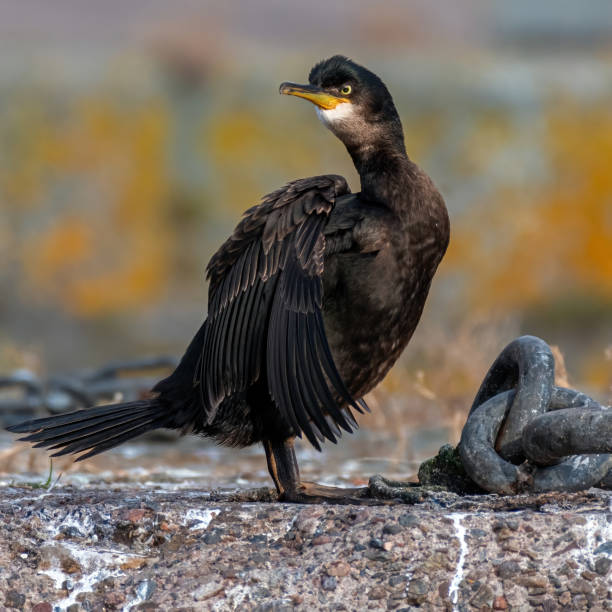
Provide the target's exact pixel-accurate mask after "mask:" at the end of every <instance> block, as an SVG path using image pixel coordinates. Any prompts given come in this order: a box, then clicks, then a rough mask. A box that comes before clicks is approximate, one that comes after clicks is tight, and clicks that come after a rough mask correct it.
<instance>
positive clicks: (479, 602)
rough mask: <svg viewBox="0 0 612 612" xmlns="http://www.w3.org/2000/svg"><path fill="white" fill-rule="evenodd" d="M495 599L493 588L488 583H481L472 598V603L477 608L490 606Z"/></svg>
mask: <svg viewBox="0 0 612 612" xmlns="http://www.w3.org/2000/svg"><path fill="white" fill-rule="evenodd" d="M492 601H493V590H492V589H491V587H490V586H489V585H487V584H483V585H481V586H480V587H479V588H478V590H477V591H476V594H475V595H474V596H473V597H472V598H471V599H470V603H471V604H472V605H473V606H474V607H476V608H482V607H483V606H486V607H490V606H491V603H492Z"/></svg>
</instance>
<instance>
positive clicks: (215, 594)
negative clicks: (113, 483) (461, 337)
mask: <svg viewBox="0 0 612 612" xmlns="http://www.w3.org/2000/svg"><path fill="white" fill-rule="evenodd" d="M248 499H260V500H261V499H270V493H269V491H268V490H256V491H251V492H246V493H241V494H233V495H229V494H225V495H222V494H210V495H208V494H203V493H202V492H201V491H196V490H178V491H171V492H169V491H167V490H163V489H161V490H153V491H146V490H143V489H142V488H130V487H127V488H113V487H109V488H86V489H77V488H74V487H56V488H55V489H53V490H52V491H50V492H46V491H42V490H40V489H38V490H32V489H28V488H15V487H4V488H3V489H2V496H1V501H0V529H1V531H2V533H1V535H0V605H3V606H4V608H8V609H11V608H16V609H24V610H35V611H36V612H44V611H46V612H50V611H51V610H54V609H57V610H66V609H67V610H70V611H71V612H73V611H76V610H81V609H85V610H114V609H117V610H130V609H134V610H261V611H263V610H285V609H286V610H291V609H297V610H317V609H325V610H328V609H331V610H366V609H383V610H385V609H413V608H418V607H420V608H421V609H425V610H452V609H456V610H489V609H495V610H506V609H508V610H531V609H543V610H557V609H566V610H582V609H590V610H610V609H612V590H611V589H612V586H611V579H610V576H611V569H612V510H611V503H612V493H610V492H608V491H601V490H597V489H592V490H590V491H588V492H585V493H581V494H566V495H559V494H554V495H553V494H548V495H539V496H516V497H499V496H492V495H482V496H469V497H459V496H456V495H452V494H448V493H441V494H439V495H437V494H434V495H432V496H431V497H429V498H428V499H426V501H424V502H423V503H420V504H415V505H401V504H397V505H385V506H375V507H361V506H297V505H287V504H278V503H270V502H266V501H251V502H249V501H247V500H248ZM1 598H3V599H1Z"/></svg>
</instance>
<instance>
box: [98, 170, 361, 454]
mask: <svg viewBox="0 0 612 612" xmlns="http://www.w3.org/2000/svg"><path fill="white" fill-rule="evenodd" d="M348 192H349V191H348V187H347V185H346V182H345V181H344V179H343V178H341V177H337V176H333V175H330V176H321V177H313V178H310V179H302V180H299V181H294V182H292V183H289V185H287V186H286V187H285V188H283V189H279V190H277V191H275V192H273V193H271V194H270V195H268V196H266V197H265V198H264V199H263V201H262V203H261V204H260V205H259V206H255V207H253V208H251V209H249V210H248V211H247V212H246V213H245V216H244V218H243V219H242V221H241V222H240V223H239V225H238V226H237V228H236V230H235V231H234V233H233V234H232V236H231V237H230V238H229V239H228V240H227V241H226V242H225V244H224V245H223V246H222V247H221V249H220V250H219V251H218V252H217V253H216V254H215V255H214V256H213V258H212V259H211V262H210V264H209V266H208V268H207V274H208V277H209V279H210V290H209V316H208V320H207V323H206V325H207V329H206V330H205V332H204V333H203V345H202V354H201V356H200V359H199V361H198V370H199V372H198V373H197V375H196V376H195V379H194V380H195V381H196V383H197V384H198V385H199V386H200V397H201V399H202V403H203V409H204V413H205V422H206V423H212V422H213V420H214V418H215V416H216V411H217V408H218V406H219V405H220V403H221V402H222V401H223V399H224V398H227V397H229V396H231V395H232V394H233V393H236V392H241V391H246V390H247V389H248V388H249V386H250V385H252V384H254V383H255V382H256V381H257V380H259V378H260V376H261V375H262V373H263V372H265V373H266V374H265V375H266V377H267V379H266V382H267V387H268V391H269V393H270V396H271V398H272V400H273V401H274V403H275V405H276V406H277V408H278V410H279V413H280V414H281V415H282V417H283V418H284V419H285V421H286V422H287V424H288V425H289V426H290V427H291V428H292V429H293V430H294V433H295V434H296V435H302V434H303V435H304V436H305V437H306V438H307V439H308V440H309V441H310V442H311V443H312V444H313V446H315V447H316V448H320V444H319V441H320V440H322V439H323V438H327V439H328V440H331V441H333V442H335V441H336V439H337V437H338V436H339V435H340V428H342V429H344V430H345V431H349V432H350V431H352V430H353V429H354V428H355V427H356V423H355V420H354V418H353V415H352V413H351V412H350V407H353V408H354V409H356V410H358V411H359V412H361V411H362V406H361V401H362V400H360V401H359V403H358V402H356V401H355V400H354V399H353V398H352V397H351V395H350V393H349V391H348V389H347V388H346V386H345V384H344V382H343V381H342V379H341V377H340V374H339V373H338V370H337V368H336V366H335V364H334V361H333V357H332V354H331V350H330V348H329V344H328V342H327V338H326V335H325V327H324V322H323V316H322V275H323V262H324V256H325V244H326V239H325V236H324V229H325V227H326V224H327V222H328V220H329V217H330V214H331V212H332V210H333V207H334V205H335V201H336V198H338V197H339V196H341V195H345V194H347V193H348ZM126 418H127V415H126ZM92 425H93V424H92Z"/></svg>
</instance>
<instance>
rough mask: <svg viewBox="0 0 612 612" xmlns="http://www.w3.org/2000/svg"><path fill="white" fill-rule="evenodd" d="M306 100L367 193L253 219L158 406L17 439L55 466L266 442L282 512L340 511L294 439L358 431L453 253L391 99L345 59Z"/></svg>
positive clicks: (310, 189)
mask: <svg viewBox="0 0 612 612" xmlns="http://www.w3.org/2000/svg"><path fill="white" fill-rule="evenodd" d="M309 81H310V83H309V85H294V84H292V83H283V85H281V93H287V94H290V95H296V96H299V97H303V98H306V99H308V100H310V101H311V102H313V103H314V104H315V105H316V106H317V112H318V114H319V117H320V118H321V120H322V121H323V123H324V124H325V125H326V126H327V127H328V128H329V129H330V130H331V131H332V132H333V133H334V134H335V135H336V136H337V137H338V138H339V139H340V140H341V141H342V142H343V143H344V144H345V145H346V148H347V150H348V152H349V154H350V155H351V157H352V159H353V162H354V164H355V167H356V169H357V171H358V172H359V176H360V178H361V192H360V193H356V194H351V193H350V191H349V188H348V185H347V184H346V181H345V180H344V179H343V178H342V177H340V176H336V175H326V176H317V177H312V178H306V179H300V180H296V181H292V182H291V183H289V184H288V185H287V186H285V187H283V188H282V189H279V190H277V191H275V192H273V193H271V194H269V195H268V196H266V197H265V198H264V199H263V201H262V203H261V204H259V205H258V206H255V207H253V208H251V209H249V210H248V211H247V212H246V213H245V215H244V217H243V219H242V221H241V222H240V223H239V224H238V226H237V227H236V229H235V231H234V233H233V234H232V236H231V237H230V238H229V239H228V240H227V241H226V242H225V243H224V244H223V245H222V246H221V248H220V249H219V250H218V251H217V253H216V254H215V255H214V256H213V257H212V259H211V261H210V263H209V264H208V269H207V271H208V278H209V280H210V288H209V300H208V318H207V319H206V320H205V321H204V323H203V325H202V327H201V328H200V330H199V331H198V333H197V334H196V336H195V337H194V339H193V340H192V342H191V344H190V345H189V347H188V349H187V351H186V353H185V355H184V357H183V359H182V360H181V362H180V364H179V366H178V367H177V369H176V370H175V372H174V373H173V374H172V375H170V376H169V377H168V378H166V379H164V380H162V381H161V382H160V383H158V384H157V385H156V386H155V388H154V391H155V392H156V393H157V397H156V398H155V399H152V400H143V401H140V402H134V403H130V404H118V405H112V406H105V407H101V408H94V409H91V410H84V411H79V412H76V413H73V414H69V415H62V416H57V417H49V418H46V419H38V420H34V421H29V422H27V423H23V424H21V425H17V426H15V427H12V428H10V429H11V430H12V431H15V432H19V433H24V432H28V433H30V432H33V433H30V435H29V436H27V437H25V438H22V439H24V440H28V441H31V442H36V443H37V444H36V446H45V447H49V448H51V449H54V450H55V449H60V450H59V451H58V452H57V453H56V454H65V453H78V452H83V451H86V453H85V454H84V455H81V456H80V457H79V459H83V458H85V457H87V456H91V455H93V454H96V453H98V452H101V451H103V450H106V449H108V448H111V447H112V446H115V445H117V444H120V443H121V442H123V441H125V440H127V439H130V438H132V437H135V436H136V435H139V434H140V433H142V432H144V431H148V430H150V429H154V428H157V427H169V428H173V429H180V430H182V431H194V432H196V433H201V434H204V435H205V436H208V437H212V438H214V439H215V440H217V441H218V442H219V443H221V444H226V445H233V446H247V445H250V444H254V443H256V442H263V444H264V447H265V449H266V454H267V457H268V467H269V469H270V473H271V475H272V477H273V479H274V481H275V484H276V487H277V489H278V491H279V494H281V496H282V498H283V499H286V500H290V501H291V500H293V501H312V500H315V501H317V500H321V499H327V498H332V497H338V496H342V495H343V492H338V491H330V490H327V489H324V488H321V487H317V486H308V485H307V483H301V482H300V480H299V472H298V468H297V463H296V461H295V455H294V453H293V446H292V442H293V438H294V437H295V436H296V435H297V436H301V435H302V434H303V435H304V436H305V437H306V438H307V439H308V440H309V441H310V442H311V443H312V444H313V445H314V446H315V447H316V448H320V441H322V440H323V439H325V438H326V439H328V440H331V441H333V442H335V441H336V440H337V438H338V437H339V436H340V430H341V429H344V430H345V431H348V432H351V431H352V430H353V429H354V428H355V427H356V426H357V425H356V422H355V418H354V414H353V411H358V412H361V411H362V410H364V409H366V408H367V407H366V405H365V403H364V402H363V400H362V399H360V398H361V397H362V396H363V395H364V394H365V393H367V392H368V391H370V390H371V389H372V388H373V387H374V386H375V385H376V384H377V383H378V382H380V381H381V380H382V378H383V377H384V376H385V374H386V373H387V371H388V370H389V368H390V367H391V366H392V365H393V363H394V362H395V361H396V359H397V358H398V356H399V355H400V353H401V352H402V350H403V349H404V347H405V346H406V344H407V343H408V341H409V339H410V337H411V336H412V333H413V331H414V329H415V327H416V325H417V323H418V321H419V318H420V316H421V312H422V310H423V306H424V303H425V299H426V297H427V293H428V291H429V286H430V283H431V280H432V278H433V275H434V273H435V271H436V268H437V266H438V264H439V263H440V260H441V259H442V256H443V255H444V252H445V250H446V247H447V244H448V238H449V223H448V216H447V212H446V208H445V206H444V201H443V200H442V197H441V196H440V194H439V193H438V191H437V190H436V189H435V187H434V185H433V184H432V182H431V180H430V179H429V177H428V176H427V175H426V174H425V173H424V172H423V171H422V170H420V169H419V168H418V166H417V165H416V164H414V163H413V162H412V161H411V160H410V159H409V158H408V156H407V155H406V151H405V147H404V137H403V132H402V126H401V123H400V119H399V116H398V114H397V111H396V109H395V106H394V105H393V100H392V98H391V95H390V94H389V92H388V90H387V88H386V87H385V85H384V84H383V82H382V81H381V80H380V79H379V78H378V77H377V76H376V75H375V74H373V73H372V72H370V71H368V70H366V69H365V68H363V67H361V66H359V65H357V64H355V63H354V62H352V61H350V60H348V59H346V58H344V57H342V56H334V57H332V58H330V59H328V60H325V61H323V62H321V63H319V64H317V65H316V66H315V67H314V68H313V69H312V71H311V73H310V77H309Z"/></svg>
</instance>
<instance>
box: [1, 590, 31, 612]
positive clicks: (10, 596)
mask: <svg viewBox="0 0 612 612" xmlns="http://www.w3.org/2000/svg"><path fill="white" fill-rule="evenodd" d="M25 600H26V597H25V595H24V594H23V593H19V592H18V591H15V590H14V589H11V590H10V591H7V592H6V594H5V595H4V605H5V606H6V607H7V608H17V609H21V608H23V606H24V605H25Z"/></svg>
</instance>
